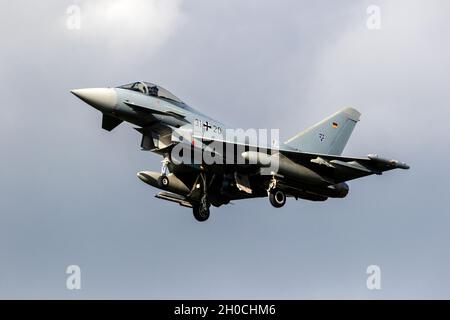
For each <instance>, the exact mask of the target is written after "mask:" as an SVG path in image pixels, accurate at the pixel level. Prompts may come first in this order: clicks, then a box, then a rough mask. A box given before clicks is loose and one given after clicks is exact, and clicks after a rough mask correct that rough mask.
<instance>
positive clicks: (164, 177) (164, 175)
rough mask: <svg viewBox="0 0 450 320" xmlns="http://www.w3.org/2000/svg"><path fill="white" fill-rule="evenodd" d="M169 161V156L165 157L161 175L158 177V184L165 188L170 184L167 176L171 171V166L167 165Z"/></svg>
mask: <svg viewBox="0 0 450 320" xmlns="http://www.w3.org/2000/svg"><path fill="white" fill-rule="evenodd" d="M169 163H170V160H169V158H168V157H165V158H164V160H163V161H162V167H161V176H159V178H158V185H159V186H160V187H161V189H165V188H167V187H168V186H169V178H168V177H167V173H168V172H169V168H168V167H167V166H168V164H169Z"/></svg>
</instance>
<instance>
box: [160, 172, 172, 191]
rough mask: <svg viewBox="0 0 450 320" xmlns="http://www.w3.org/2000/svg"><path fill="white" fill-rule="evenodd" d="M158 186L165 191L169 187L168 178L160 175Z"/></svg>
mask: <svg viewBox="0 0 450 320" xmlns="http://www.w3.org/2000/svg"><path fill="white" fill-rule="evenodd" d="M158 185H159V186H160V188H161V189H166V188H167V187H168V186H169V178H168V177H167V176H166V175H165V174H162V175H161V176H160V177H159V178H158Z"/></svg>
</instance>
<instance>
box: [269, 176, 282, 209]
mask: <svg viewBox="0 0 450 320" xmlns="http://www.w3.org/2000/svg"><path fill="white" fill-rule="evenodd" d="M267 193H268V194H269V201H270V204H271V205H272V206H274V207H275V208H281V207H282V206H284V205H285V203H286V194H285V193H284V191H283V190H281V189H279V188H278V187H277V180H276V179H275V177H274V178H273V179H272V182H271V183H270V185H269V189H268V190H267Z"/></svg>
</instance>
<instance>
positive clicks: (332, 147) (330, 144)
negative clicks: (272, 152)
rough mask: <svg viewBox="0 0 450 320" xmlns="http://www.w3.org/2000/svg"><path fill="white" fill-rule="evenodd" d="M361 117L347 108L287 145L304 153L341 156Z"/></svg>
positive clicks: (304, 132)
mask: <svg viewBox="0 0 450 320" xmlns="http://www.w3.org/2000/svg"><path fill="white" fill-rule="evenodd" d="M360 116H361V113H359V112H358V111H357V110H356V109H353V108H345V109H343V110H341V111H339V112H336V113H335V114H333V115H331V116H329V117H328V118H326V119H324V120H322V121H320V122H319V123H317V124H316V125H314V126H312V127H311V128H309V129H306V130H305V131H303V132H300V133H299V134H297V135H296V136H294V137H292V138H291V139H289V140H288V141H286V142H285V144H286V145H288V146H289V147H291V148H294V149H297V150H300V151H303V152H314V153H322V154H333V155H341V154H342V151H344V148H345V145H346V144H347V142H348V139H349V138H350V135H351V134H352V132H353V129H354V128H355V125H356V123H357V122H358V121H359V117H360Z"/></svg>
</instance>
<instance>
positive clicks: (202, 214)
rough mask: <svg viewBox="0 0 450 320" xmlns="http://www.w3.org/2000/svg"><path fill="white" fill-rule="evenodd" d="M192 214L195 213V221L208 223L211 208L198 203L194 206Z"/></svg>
mask: <svg viewBox="0 0 450 320" xmlns="http://www.w3.org/2000/svg"><path fill="white" fill-rule="evenodd" d="M192 212H193V213H194V218H195V220H197V221H199V222H203V221H206V220H208V218H209V208H204V207H203V206H202V205H200V204H197V203H195V204H193V205H192Z"/></svg>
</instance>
